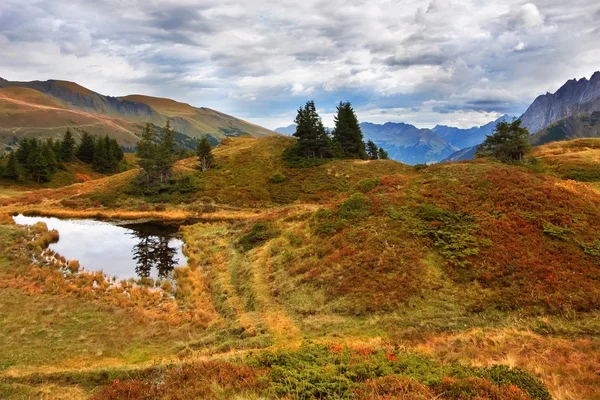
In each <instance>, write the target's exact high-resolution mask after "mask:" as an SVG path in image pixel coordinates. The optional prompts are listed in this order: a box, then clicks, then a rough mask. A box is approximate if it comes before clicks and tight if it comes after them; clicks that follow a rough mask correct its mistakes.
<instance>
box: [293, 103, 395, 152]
mask: <svg viewBox="0 0 600 400" xmlns="http://www.w3.org/2000/svg"><path fill="white" fill-rule="evenodd" d="M334 122H335V126H334V129H333V131H332V132H331V133H330V132H328V130H327V129H326V128H325V127H324V125H323V122H322V120H321V117H320V116H319V114H318V113H317V109H316V107H315V103H314V101H312V100H311V101H308V102H307V103H306V104H305V105H304V107H300V108H299V109H298V114H297V115H296V119H295V120H294V123H295V124H296V132H294V134H293V136H294V137H296V138H297V139H298V142H297V144H296V146H295V147H294V148H293V149H292V151H291V152H289V153H288V154H287V157H288V158H291V157H302V158H305V159H324V158H350V159H372V160H375V159H387V158H388V155H387V152H386V151H385V150H384V149H382V148H380V149H378V148H377V146H376V145H375V143H373V142H372V141H369V142H368V143H367V144H366V145H365V142H364V140H363V134H362V130H361V129H360V124H359V122H358V118H357V117H356V113H355V112H354V109H353V108H352V105H351V104H350V102H340V104H339V105H338V106H337V113H336V115H335V117H334Z"/></svg>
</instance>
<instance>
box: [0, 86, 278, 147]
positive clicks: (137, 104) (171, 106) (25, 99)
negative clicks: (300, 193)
mask: <svg viewBox="0 0 600 400" xmlns="http://www.w3.org/2000/svg"><path fill="white" fill-rule="evenodd" d="M167 119H169V120H170V121H171V126H172V127H173V129H175V131H176V132H178V134H179V135H181V137H182V138H185V137H188V138H191V139H194V138H196V139H197V138H200V137H203V136H206V137H208V138H209V140H211V141H212V142H213V143H218V142H219V141H220V139H222V138H224V137H226V136H240V135H250V136H268V135H273V134H274V132H273V131H270V130H268V129H266V128H263V127H260V126H257V125H254V124H251V123H249V122H246V121H243V120H241V119H238V118H235V117H232V116H230V115H227V114H223V113H220V112H218V111H215V110H212V109H209V108H204V107H202V108H196V107H192V106H191V105H189V104H185V103H179V102H177V101H175V100H171V99H164V98H157V97H150V96H143V95H130V96H125V97H111V96H104V95H102V94H99V93H96V92H93V91H91V90H89V89H87V88H85V87H83V86H80V85H78V84H76V83H74V82H68V81H59V80H49V81H32V82H11V81H7V80H5V79H2V78H0V142H2V143H4V144H5V145H6V144H7V143H13V142H14V141H15V138H16V139H18V138H20V137H23V136H41V137H58V136H59V135H62V134H63V133H64V132H65V130H66V129H67V128H71V130H72V131H74V132H75V135H79V134H81V132H82V131H84V130H85V131H88V132H90V133H92V134H98V135H109V136H110V137H113V138H115V139H117V140H118V141H119V143H120V144H121V145H122V146H125V147H133V146H134V145H135V143H137V141H138V135H139V134H140V132H141V129H142V127H143V125H144V124H145V123H146V122H150V123H151V124H153V125H154V126H156V127H163V126H164V125H165V123H166V121H167Z"/></svg>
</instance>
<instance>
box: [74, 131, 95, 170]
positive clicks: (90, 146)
mask: <svg viewBox="0 0 600 400" xmlns="http://www.w3.org/2000/svg"><path fill="white" fill-rule="evenodd" d="M95 148H96V138H95V137H94V136H92V135H90V134H89V133H87V132H83V136H82V137H81V143H79V146H78V148H77V154H76V155H77V158H79V159H80V160H81V161H83V162H84V163H88V164H92V163H93V162H94V150H95Z"/></svg>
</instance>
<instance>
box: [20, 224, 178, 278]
mask: <svg viewBox="0 0 600 400" xmlns="http://www.w3.org/2000/svg"><path fill="white" fill-rule="evenodd" d="M13 218H14V220H15V222H16V223H17V224H20V225H33V224H35V223H37V222H44V223H45V224H46V225H47V226H48V229H50V230H52V229H56V230H57V231H58V233H59V235H60V239H59V240H58V242H57V243H53V244H51V245H50V249H51V250H54V251H55V252H57V253H58V254H60V255H61V256H63V257H65V258H66V259H68V260H78V261H79V263H80V264H81V266H82V267H83V268H84V269H86V270H87V271H103V272H104V273H105V274H106V275H108V276H116V277H117V278H119V279H129V278H136V279H137V278H147V277H151V278H154V279H156V278H169V277H171V275H172V272H173V269H174V268H175V267H176V266H181V265H187V258H186V257H185V256H184V255H183V253H182V251H181V248H182V247H183V241H182V240H181V239H179V238H178V237H177V227H172V226H167V225H159V224H153V223H142V224H130V225H121V224H119V225H117V224H115V223H110V222H104V221H96V220H92V219H58V218H48V217H26V216H23V215H18V216H15V217H13Z"/></svg>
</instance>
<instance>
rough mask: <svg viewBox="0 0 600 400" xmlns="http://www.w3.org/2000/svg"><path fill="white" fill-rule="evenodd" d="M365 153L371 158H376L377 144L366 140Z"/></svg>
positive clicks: (377, 154) (377, 155)
mask: <svg viewBox="0 0 600 400" xmlns="http://www.w3.org/2000/svg"><path fill="white" fill-rule="evenodd" d="M367 155H368V156H369V158H370V159H371V160H377V158H378V157H379V153H378V148H377V145H376V144H375V142H373V141H372V140H369V141H368V142H367Z"/></svg>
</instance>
